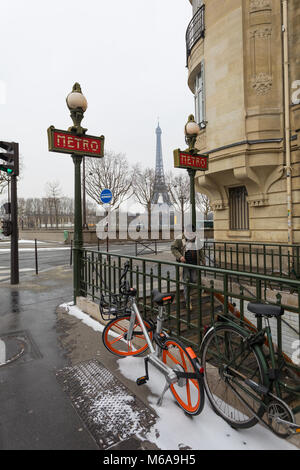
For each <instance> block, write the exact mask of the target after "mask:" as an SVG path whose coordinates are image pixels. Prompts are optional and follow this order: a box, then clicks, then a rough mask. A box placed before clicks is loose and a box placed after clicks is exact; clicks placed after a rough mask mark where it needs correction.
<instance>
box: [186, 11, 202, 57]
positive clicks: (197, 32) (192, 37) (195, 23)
mask: <svg viewBox="0 0 300 470" xmlns="http://www.w3.org/2000/svg"><path fill="white" fill-rule="evenodd" d="M204 34H205V5H202V7H200V8H199V10H197V12H196V14H195V15H194V16H193V18H192V19H191V21H190V23H189V25H188V28H187V31H186V54H187V60H188V58H189V56H190V54H191V51H192V49H193V47H194V45H195V44H196V43H197V42H198V41H199V40H200V39H201V38H203V37H204Z"/></svg>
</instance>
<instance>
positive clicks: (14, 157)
mask: <svg viewBox="0 0 300 470" xmlns="http://www.w3.org/2000/svg"><path fill="white" fill-rule="evenodd" d="M0 148H2V149H4V150H6V152H0V160H3V162H0V171H4V172H5V173H7V174H8V175H9V176H13V175H14V176H18V175H19V144H16V143H15V142H1V141H0Z"/></svg>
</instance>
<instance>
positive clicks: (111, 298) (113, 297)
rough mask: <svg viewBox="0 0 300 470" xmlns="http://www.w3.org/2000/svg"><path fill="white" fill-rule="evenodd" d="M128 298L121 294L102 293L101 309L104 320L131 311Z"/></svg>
mask: <svg viewBox="0 0 300 470" xmlns="http://www.w3.org/2000/svg"><path fill="white" fill-rule="evenodd" d="M127 303H128V300H127V299H125V298H124V296H122V295H119V294H112V293H108V294H101V296H100V302H99V309H100V314H101V317H102V319H103V320H104V321H109V320H112V319H113V318H116V317H118V316H121V315H124V314H125V313H127V312H128V311H129V309H127Z"/></svg>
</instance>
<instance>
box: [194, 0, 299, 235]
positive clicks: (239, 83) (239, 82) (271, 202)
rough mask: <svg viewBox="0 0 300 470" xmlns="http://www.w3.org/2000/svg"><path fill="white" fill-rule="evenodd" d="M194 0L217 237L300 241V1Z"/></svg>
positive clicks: (201, 182)
mask: <svg viewBox="0 0 300 470" xmlns="http://www.w3.org/2000/svg"><path fill="white" fill-rule="evenodd" d="M189 1H190V3H191V4H192V7H193V18H192V20H191V22H190V24H189V26H188V29H187V33H186V43H187V67H188V86H189V88H190V90H191V91H192V93H193V94H194V96H195V116H196V120H197V122H198V123H199V124H200V127H201V133H200V136H199V138H198V140H197V148H198V149H199V151H201V153H208V154H209V170H208V171H206V172H205V173H202V172H201V173H200V172H199V173H198V174H197V178H196V189H197V191H199V192H202V193H205V194H207V195H208V197H209V198H210V200H211V203H212V207H213V210H214V227H215V234H214V237H215V239H216V240H232V241H233V240H236V241H246V242H258V241H261V242H269V243H271V242H275V243H277V242H279V243H288V242H289V243H299V242H300V192H299V188H300V178H299V176H300V165H299V164H300V150H299V142H300V137H299V133H300V1H299V0H189ZM286 14H287V15H288V21H286V17H285V15H286ZM288 64H289V65H288ZM288 136H290V138H288ZM289 197H290V198H289Z"/></svg>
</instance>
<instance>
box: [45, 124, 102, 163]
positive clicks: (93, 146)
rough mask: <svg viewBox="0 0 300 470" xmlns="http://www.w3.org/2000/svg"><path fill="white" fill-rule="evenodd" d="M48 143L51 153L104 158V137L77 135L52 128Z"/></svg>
mask: <svg viewBox="0 0 300 470" xmlns="http://www.w3.org/2000/svg"><path fill="white" fill-rule="evenodd" d="M48 143H49V151H50V152H59V153H69V154H70V153H71V154H75V155H82V156H86V157H98V158H101V157H103V156H104V136H101V137H94V136H91V135H76V134H73V133H72V132H69V131H62V130H59V129H55V127H53V126H51V127H49V129H48Z"/></svg>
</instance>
